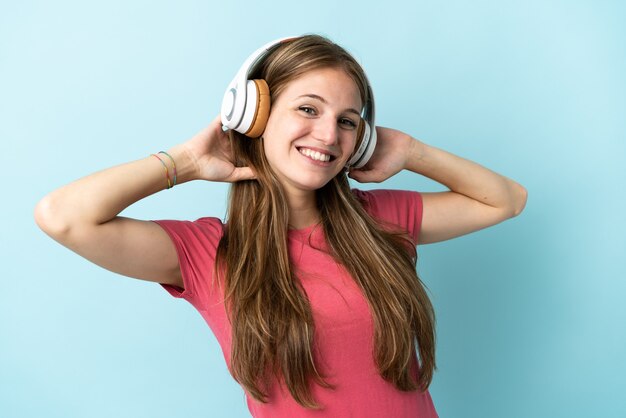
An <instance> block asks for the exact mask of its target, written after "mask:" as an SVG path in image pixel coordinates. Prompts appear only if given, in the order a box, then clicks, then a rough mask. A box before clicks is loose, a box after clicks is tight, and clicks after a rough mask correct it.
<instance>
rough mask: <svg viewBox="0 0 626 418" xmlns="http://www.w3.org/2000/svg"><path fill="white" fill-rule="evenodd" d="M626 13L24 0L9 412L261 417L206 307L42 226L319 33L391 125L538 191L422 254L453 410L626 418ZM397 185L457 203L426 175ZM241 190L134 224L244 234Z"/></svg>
mask: <svg viewBox="0 0 626 418" xmlns="http://www.w3.org/2000/svg"><path fill="white" fill-rule="evenodd" d="M622 4H624V3H623V2H618V1H615V2H610V1H597V2H596V1H591V0H590V1H586V2H576V1H552V2H546V1H532V0H531V1H519V2H502V1H495V0H494V1H471V2H470V1H467V2H461V1H448V2H432V3H426V2H422V1H394V0H390V1H384V2H371V4H369V5H367V4H364V3H363V2H357V1H349V2H334V1H331V0H322V1H317V2H293V1H279V2H249V3H243V2H240V1H223V2H220V3H217V2H209V1H204V2H203V1H191V0H188V1H176V2H174V1H172V2H170V3H169V4H166V3H165V2H155V1H120V0H107V1H101V2H84V1H78V0H77V1H69V0H60V1H56V2H43V1H39V2H37V1H32V0H31V1H21V2H17V1H15V2H8V1H3V2H2V5H1V7H0V118H1V123H0V138H1V141H2V148H1V149H0V151H1V153H0V159H1V161H2V163H1V165H0V167H1V169H2V178H3V181H2V195H3V198H2V201H3V203H2V205H1V209H0V210H1V211H2V216H1V219H2V240H1V247H0V257H2V266H3V271H2V274H1V276H0V280H2V286H1V290H0V416H2V417H43V416H45V417H48V418H54V417H63V418H74V417H90V418H100V417H107V418H108V417H111V416H116V417H157V418H158V417H185V418H192V417H209V416H211V417H245V416H248V412H247V408H246V405H245V402H244V396H243V392H242V391H241V389H240V388H239V386H238V385H237V384H236V383H235V382H234V380H232V379H231V378H230V376H229V375H228V373H227V371H226V367H225V364H224V361H223V358H222V355H221V352H220V350H219V347H218V345H217V343H216V341H215V338H214V337H213V335H212V334H211V333H210V331H209V329H208V327H207V326H206V325H205V324H204V323H203V321H202V319H201V318H200V316H199V315H198V314H197V313H196V312H195V311H194V310H193V308H192V307H191V306H189V305H187V304H186V303H185V302H181V301H175V300H173V299H172V298H170V297H169V296H168V295H167V294H166V293H165V292H164V291H162V290H161V289H160V288H159V286H158V285H155V284H152V283H146V282H141V281H135V280H129V279H126V278H122V277H121V276H118V275H115V274H113V273H110V272H107V271H105V270H102V269H100V268H99V267H97V266H95V265H92V264H90V263H89V262H87V261H85V260H83V259H81V258H80V257H78V256H76V255H75V254H73V253H72V252H70V251H69V250H67V249H65V248H63V247H61V246H59V245H58V244H56V243H54V242H53V241H52V240H51V239H49V238H48V237H47V236H45V234H43V233H42V232H41V231H39V230H38V228H37V227H36V225H35V223H34V221H33V219H32V211H33V207H34V206H35V203H36V202H37V201H38V200H39V199H40V198H41V197H42V196H43V195H45V194H46V193H48V192H50V191H51V190H53V189H54V188H57V187H59V186H61V185H63V184H65V183H68V182H70V181H72V180H74V179H76V178H78V177H81V176H83V175H86V174H88V173H90V172H93V171H95V170H98V169H101V168H105V167H109V166H112V165H115V164H118V163H122V162H125V161H129V160H134V159H138V158H143V157H145V156H146V155H148V154H149V153H151V152H155V151H158V150H160V149H166V148H167V147H170V146H172V145H174V144H176V143H179V142H182V141H184V140H186V139H187V138H189V137H190V136H191V135H192V134H194V133H195V132H196V131H198V130H199V129H200V128H202V127H203V126H204V125H206V124H207V123H208V122H209V121H210V120H211V119H212V118H213V117H214V116H215V115H216V114H217V113H218V111H219V102H220V99H221V95H222V93H223V90H224V88H225V86H226V84H227V83H228V82H229V81H230V79H231V78H232V76H233V74H234V72H235V71H236V70H237V69H238V67H239V65H240V64H241V62H242V61H243V59H244V58H245V57H246V56H247V55H248V54H249V53H250V52H251V51H252V50H254V49H255V48H256V47H258V46H259V45H261V44H262V43H264V42H267V41H269V40H272V39H274V38H277V37H281V36H285V35H293V34H302V33H307V32H319V33H322V34H325V35H327V36H330V37H331V38H332V39H334V40H335V41H337V42H338V43H340V44H342V45H344V46H345V47H346V48H347V49H348V50H350V51H352V52H353V53H354V55H355V56H356V57H357V58H358V59H359V60H360V61H361V62H362V63H363V65H364V67H365V68H366V70H367V71H368V74H369V76H370V79H371V82H372V84H373V87H374V90H375V93H376V99H377V109H378V120H377V121H378V122H379V124H380V125H385V126H391V127H395V128H398V129H402V130H405V131H407V132H409V133H410V134H412V135H413V136H415V137H418V138H420V139H422V140H423V141H425V142H427V143H430V144H432V145H435V146H437V147H440V148H443V149H446V150H448V151H451V152H453V153H456V154H459V155H461V156H464V157H466V158H469V159H472V160H474V161H477V162H479V163H481V164H483V165H485V166H487V167H489V168H492V169H494V170H496V171H498V172H501V173H502V174H505V175H507V176H509V177H511V178H513V179H516V180H517V181H519V182H520V183H522V184H523V185H525V186H526V187H527V189H528V190H529V193H530V197H529V201H528V205H527V208H526V211H525V212H524V213H523V214H522V216H521V217H519V218H516V219H514V220H511V221H508V222H506V223H504V224H502V225H499V226H497V227H494V228H492V229H488V230H485V231H481V232H478V233H475V234H472V235H469V236H466V237H462V238H459V239H456V240H452V241H448V242H444V243H439V244H434V245H430V246H423V247H420V248H419V252H420V261H419V267H418V271H419V273H420V274H421V276H422V277H423V279H424V281H425V282H426V283H427V285H428V286H429V288H430V290H431V292H432V299H433V302H434V304H435V308H436V311H437V315H438V326H437V329H438V351H437V353H438V363H439V369H438V372H437V374H436V376H435V379H434V382H433V385H432V386H431V393H432V396H433V399H434V401H435V405H436V407H437V409H438V411H439V413H440V415H441V416H442V417H480V418H492V417H493V418H501V417H510V418H517V417H571V418H574V417H592V416H593V417H600V416H601V417H624V416H626V395H624V392H625V390H626V364H625V361H624V355H625V354H626V335H625V334H626V332H625V323H626V304H625V303H624V299H625V296H626V283H625V278H626V271H625V267H624V266H625V262H624V259H625V256H626V245H625V238H624V237H625V235H626V222H625V221H624V212H623V207H624V205H625V204H626V196H625V194H626V193H625V190H626V188H625V187H624V181H625V180H626V169H625V162H626V145H625V144H626V122H625V120H626V99H625V98H626V82H625V75H626V47H625V45H626V31H625V29H624V28H625V26H624V22H625V21H626V8H625V7H624V6H623V5H622ZM385 186H386V187H390V188H410V189H415V190H422V191H426V190H442V187H441V186H440V185H437V184H435V183H433V182H432V181H430V180H428V179H424V178H420V177H419V176H416V175H412V174H400V175H398V176H396V177H395V178H393V179H391V180H390V181H388V182H387V183H385ZM365 187H369V186H365ZM226 192H227V188H226V186H225V185H222V184H200V183H197V182H196V183H191V184H186V185H183V186H181V187H180V188H176V189H174V190H172V191H167V192H163V193H159V194H158V195H156V196H153V197H150V198H148V199H146V200H144V201H142V202H139V203H138V204H136V205H134V206H132V207H131V208H129V209H128V210H127V211H125V212H124V214H125V215H128V216H134V217H138V218H142V219H158V218H177V219H195V218H197V217H200V216H204V215H215V216H222V215H223V214H224V210H225V206H224V199H225V196H226Z"/></svg>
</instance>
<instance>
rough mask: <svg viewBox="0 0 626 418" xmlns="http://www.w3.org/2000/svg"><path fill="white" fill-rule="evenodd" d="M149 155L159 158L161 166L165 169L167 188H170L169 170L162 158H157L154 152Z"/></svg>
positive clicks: (157, 157)
mask: <svg viewBox="0 0 626 418" xmlns="http://www.w3.org/2000/svg"><path fill="white" fill-rule="evenodd" d="M150 155H152V156H153V157H154V158H156V159H157V160H159V161H160V162H161V164H163V168H164V169H165V179H166V180H167V188H168V189H171V188H172V183H171V182H170V172H169V170H168V169H167V165H166V164H165V163H164V162H163V160H162V159H161V158H159V156H158V155H156V154H150Z"/></svg>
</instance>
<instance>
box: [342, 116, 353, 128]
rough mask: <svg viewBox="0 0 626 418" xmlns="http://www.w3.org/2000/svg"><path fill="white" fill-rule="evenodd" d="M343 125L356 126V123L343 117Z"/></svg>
mask: <svg viewBox="0 0 626 418" xmlns="http://www.w3.org/2000/svg"><path fill="white" fill-rule="evenodd" d="M339 122H340V123H341V124H342V125H344V126H346V127H349V128H356V123H354V122H353V121H352V120H350V119H346V118H343V119H341V120H340V121H339Z"/></svg>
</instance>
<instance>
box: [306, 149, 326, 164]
mask: <svg viewBox="0 0 626 418" xmlns="http://www.w3.org/2000/svg"><path fill="white" fill-rule="evenodd" d="M299 151H300V154H302V155H306V156H307V157H309V158H311V159H312V160H316V161H324V162H326V161H330V155H328V154H322V153H321V152H318V151H313V150H310V149H308V148H300V150H299Z"/></svg>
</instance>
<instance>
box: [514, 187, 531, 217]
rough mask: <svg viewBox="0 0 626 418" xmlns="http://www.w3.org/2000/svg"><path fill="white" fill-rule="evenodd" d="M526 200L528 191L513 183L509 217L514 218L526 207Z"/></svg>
mask: <svg viewBox="0 0 626 418" xmlns="http://www.w3.org/2000/svg"><path fill="white" fill-rule="evenodd" d="M527 200H528V190H526V188H525V187H524V186H522V185H521V184H518V183H515V186H514V189H513V193H512V199H511V201H512V206H511V217H512V218H513V217H516V216H517V215H519V214H520V213H522V211H523V210H524V208H525V207H526V201H527Z"/></svg>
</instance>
